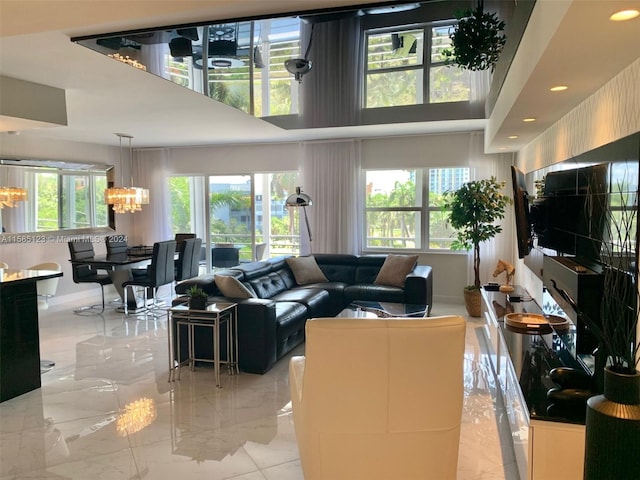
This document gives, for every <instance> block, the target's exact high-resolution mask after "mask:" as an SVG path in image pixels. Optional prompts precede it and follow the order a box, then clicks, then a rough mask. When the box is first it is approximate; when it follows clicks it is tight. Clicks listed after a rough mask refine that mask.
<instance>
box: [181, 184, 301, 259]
mask: <svg viewBox="0 0 640 480" xmlns="http://www.w3.org/2000/svg"><path fill="white" fill-rule="evenodd" d="M297 179H298V174H297V172H283V173H264V174H253V175H230V176H220V175H212V176H207V177H204V176H174V177H170V178H169V192H170V202H171V225H172V229H173V232H174V233H189V232H193V233H196V234H197V235H198V237H201V238H203V239H204V240H205V244H206V243H208V244H209V245H210V246H213V245H214V244H216V243H226V244H229V243H230V244H233V245H235V246H238V247H239V248H240V259H241V260H251V259H253V258H255V256H256V255H258V256H259V257H260V258H261V259H262V258H266V257H268V256H278V255H291V254H297V253H299V251H300V239H299V225H298V221H299V219H298V216H297V212H296V211H292V210H291V209H287V208H286V207H285V200H286V198H287V196H289V195H290V194H291V193H293V192H294V191H295V186H296V185H297V184H298V183H297ZM205 180H206V185H205Z"/></svg>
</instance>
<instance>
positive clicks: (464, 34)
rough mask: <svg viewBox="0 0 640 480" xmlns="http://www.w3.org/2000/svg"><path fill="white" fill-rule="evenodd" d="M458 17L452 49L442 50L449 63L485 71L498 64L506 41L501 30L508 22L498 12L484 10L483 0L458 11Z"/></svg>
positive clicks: (446, 61) (446, 62)
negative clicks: (473, 7)
mask: <svg viewBox="0 0 640 480" xmlns="http://www.w3.org/2000/svg"><path fill="white" fill-rule="evenodd" d="M456 18H458V19H459V22H458V24H457V25H456V26H455V27H454V30H453V33H452V34H451V35H450V37H451V46H452V50H449V49H446V50H443V52H442V53H443V55H444V56H445V57H446V60H445V64H446V65H455V66H458V67H460V68H465V69H467V70H486V69H488V68H491V70H492V71H493V68H494V67H495V64H496V63H497V61H498V59H499V58H500V53H501V52H502V48H503V47H504V44H505V42H506V37H505V36H504V34H503V33H502V31H503V30H504V27H505V24H504V22H503V21H501V20H499V19H498V16H497V15H496V14H495V13H488V12H485V11H484V2H483V0H479V1H478V6H477V7H476V8H475V9H473V10H465V11H463V12H461V13H458V14H456Z"/></svg>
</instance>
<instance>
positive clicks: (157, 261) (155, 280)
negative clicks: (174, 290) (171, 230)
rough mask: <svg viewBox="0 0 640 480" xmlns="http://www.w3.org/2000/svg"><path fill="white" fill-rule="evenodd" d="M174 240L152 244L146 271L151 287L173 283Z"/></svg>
mask: <svg viewBox="0 0 640 480" xmlns="http://www.w3.org/2000/svg"><path fill="white" fill-rule="evenodd" d="M175 254H176V241H175V240H166V241H164V242H156V243H154V244H153V255H152V257H151V265H149V266H148V267H147V268H148V272H149V278H150V279H151V285H152V286H153V287H161V286H162V285H166V284H168V283H173V280H174V278H175V259H174V257H175Z"/></svg>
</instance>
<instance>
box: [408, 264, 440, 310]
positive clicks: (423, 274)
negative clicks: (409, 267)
mask: <svg viewBox="0 0 640 480" xmlns="http://www.w3.org/2000/svg"><path fill="white" fill-rule="evenodd" d="M404 296H405V303H414V304H419V305H429V310H428V312H429V314H430V313H431V307H432V306H433V276H432V270H431V267H429V266H427V265H418V266H417V267H416V268H414V270H413V272H411V273H410V274H409V275H407V278H406V279H405V283H404Z"/></svg>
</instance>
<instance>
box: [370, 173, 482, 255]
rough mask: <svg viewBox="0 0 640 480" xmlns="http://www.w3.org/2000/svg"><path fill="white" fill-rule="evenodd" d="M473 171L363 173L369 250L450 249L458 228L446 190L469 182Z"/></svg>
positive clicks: (454, 188) (455, 188)
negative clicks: (449, 215)
mask: <svg viewBox="0 0 640 480" xmlns="http://www.w3.org/2000/svg"><path fill="white" fill-rule="evenodd" d="M469 175H470V174H469V169H468V168H462V167H454V168H424V169H420V168H419V169H411V170H409V169H407V170H366V171H365V210H366V214H365V222H364V224H365V233H364V235H363V237H364V248H365V249H366V250H376V249H379V250H394V249H397V250H417V251H431V250H450V248H451V242H452V241H453V240H454V238H453V234H454V231H453V229H452V228H451V227H449V226H448V225H447V222H446V214H445V213H444V212H443V211H442V205H443V194H444V192H446V191H448V190H457V189H458V188H460V186H462V184H463V183H464V182H466V181H468V180H469Z"/></svg>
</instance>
